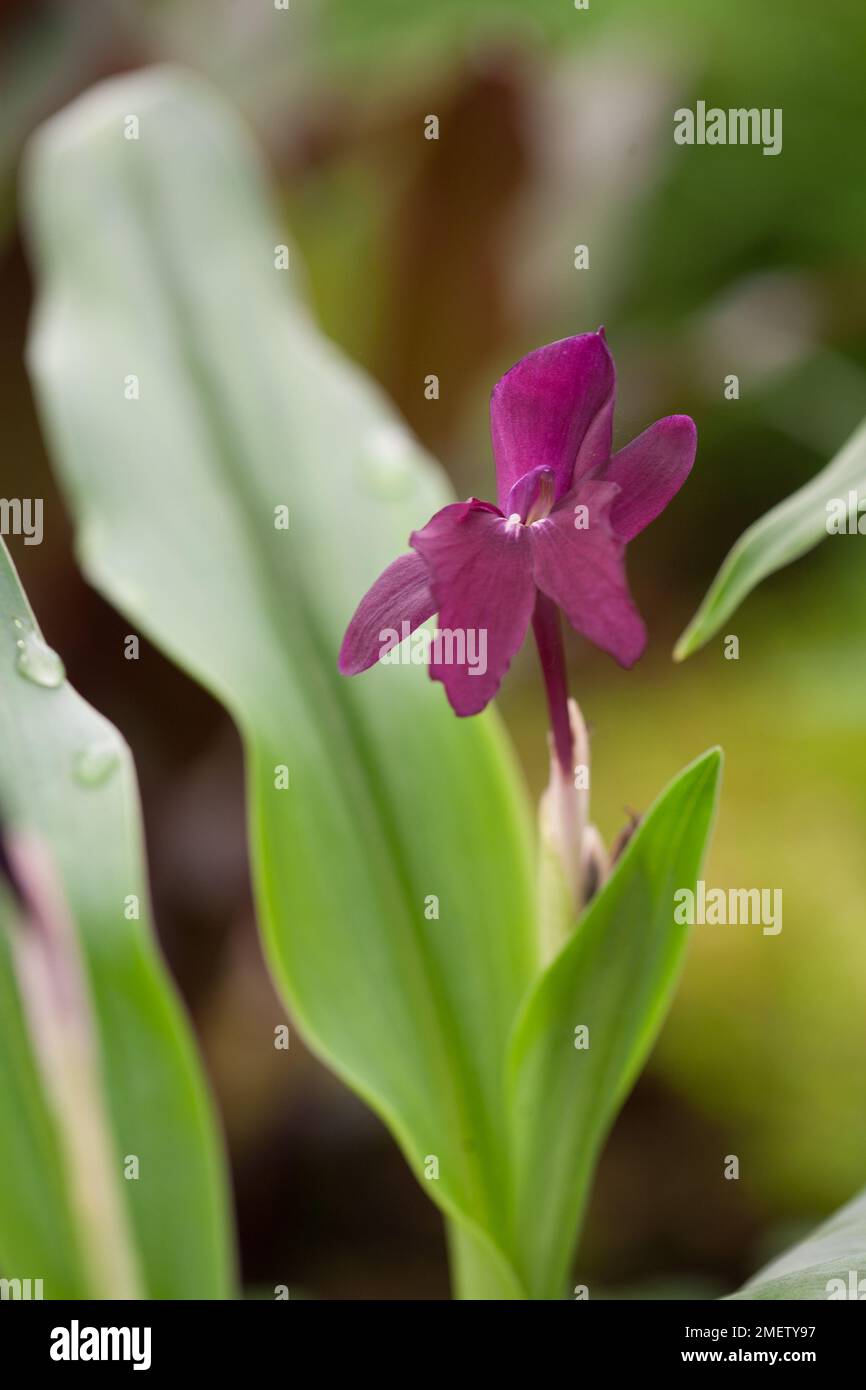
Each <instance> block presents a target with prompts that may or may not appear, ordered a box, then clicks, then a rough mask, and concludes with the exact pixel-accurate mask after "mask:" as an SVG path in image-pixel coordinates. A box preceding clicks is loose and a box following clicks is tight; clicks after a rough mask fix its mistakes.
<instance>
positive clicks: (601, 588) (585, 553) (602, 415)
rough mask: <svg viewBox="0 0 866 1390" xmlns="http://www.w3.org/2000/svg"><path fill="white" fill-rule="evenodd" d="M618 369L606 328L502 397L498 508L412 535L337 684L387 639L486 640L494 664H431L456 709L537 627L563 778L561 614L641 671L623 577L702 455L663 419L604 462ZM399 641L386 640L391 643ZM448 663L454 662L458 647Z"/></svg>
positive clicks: (499, 390) (475, 703)
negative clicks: (432, 635) (455, 636)
mask: <svg viewBox="0 0 866 1390" xmlns="http://www.w3.org/2000/svg"><path fill="white" fill-rule="evenodd" d="M615 384H616V374H615V371H614V365H613V359H612V357H611V355H610V352H609V351H608V347H607V343H606V341H605V337H604V330H603V329H599V331H598V333H582V334H580V335H579V336H578V337H575V338H564V339H562V341H561V342H557V343H550V344H548V345H547V347H542V348H539V349H538V350H537V351H536V352H532V353H530V354H529V356H528V357H524V358H523V359H522V360H521V361H520V362H518V363H517V365H516V366H515V367H512V369H511V371H510V372H507V373H506V374H505V376H504V377H503V378H502V380H501V381H500V382H498V383H497V385H496V386H495V387H494V389H493V394H492V397H491V401H490V422H491V433H492V438H493V454H494V458H495V461H496V480H497V494H498V506H493V504H492V503H490V502H480V501H478V500H477V498H474V497H472V498H470V499H469V500H468V501H466V502H453V503H451V504H450V505H449V506H447V507H443V508H442V510H441V511H439V512H437V513H436V515H435V516H433V517H431V519H430V521H428V522H427V525H426V526H424V527H423V528H422V529H421V530H420V531H413V533H412V535H411V536H410V537H409V544H410V545H411V546H412V550H411V552H410V553H409V554H408V555H401V556H400V558H399V559H397V560H395V561H394V562H393V564H391V565H389V566H388V568H387V569H386V570H385V572H384V574H382V575H381V576H380V577H379V579H377V580H376V583H375V584H374V585H373V587H372V588H371V589H370V590H369V592H368V593H367V594H366V595H365V596H364V598H363V599H362V600H361V603H360V605H359V607H358V609H357V612H356V613H355V616H354V617H353V618H352V621H351V623H350V624H349V628H348V631H347V632H346V636H345V638H344V639H343V645H342V648H341V651H340V662H339V664H340V670H341V671H342V672H343V674H344V675H349V676H352V675H357V674H358V673H359V672H361V671H365V670H366V669H367V668H368V667H369V666H372V665H373V664H374V662H376V661H378V660H379V658H380V657H381V656H382V655H383V641H384V640H385V634H386V633H387V632H388V631H389V630H390V631H392V632H399V633H401V634H402V635H405V634H408V633H409V632H412V631H414V629H415V628H417V627H418V626H419V625H420V624H421V623H424V622H426V621H427V619H428V618H430V617H432V615H433V614H434V613H438V615H439V620H438V626H439V629H440V630H443V631H444V630H449V631H454V632H463V633H466V632H469V631H472V630H475V631H483V632H485V633H486V662H485V669H484V670H481V669H480V666H479V664H478V663H475V664H474V665H473V664H471V663H470V662H468V661H453V660H452V661H445V660H442V659H441V655H442V654H441V651H440V652H439V653H438V655H434V659H433V660H432V661H431V664H430V675H431V677H432V678H433V679H434V680H439V681H441V682H442V684H443V685H444V687H445V691H446V694H447V696H448V699H449V701H450V702H451V705H452V707H453V709H454V711H455V712H456V713H457V714H459V715H469V714H477V713H478V712H479V711H480V710H482V709H484V707H485V705H486V704H488V702H489V701H490V700H491V699H492V698H493V696H494V695H495V694H496V691H497V690H498V689H499V685H500V683H501V681H502V677H503V676H504V675H505V672H506V671H507V669H508V667H509V665H510V663H511V658H512V657H513V656H514V654H515V652H516V651H517V650H518V648H519V647H520V646H521V644H522V642H523V639H524V637H525V635H526V630H527V628H528V626H529V624H530V622H532V624H533V628H534V632H535V637H536V641H537V643H538V648H539V653H540V656H541V663H542V668H543V672H544V677H545V683H546V686H547V694H548V699H549V703H550V708H551V721H552V727H553V735H554V742H555V746H556V751H557V754H558V756H559V761H560V763H561V765H562V766H563V768H564V769H567V768H568V767H569V764H570V761H571V756H572V734H571V729H570V725H569V719H568V709H567V696H566V687H565V663H564V658H563V652H562V637H561V631H560V623H559V614H558V611H557V610H558V609H562V611H563V612H564V613H565V616H566V618H567V619H568V621H569V622H570V623H571V626H572V627H573V628H576V630H577V631H578V632H579V633H581V634H582V635H583V636H584V637H586V638H587V639H588V640H589V641H590V642H594V643H595V645H596V646H598V647H601V648H603V649H604V651H606V652H609V653H610V654H611V656H613V657H615V658H616V660H617V661H618V662H619V663H620V664H621V665H622V666H632V665H633V664H634V662H635V661H637V659H638V657H639V656H640V655H641V653H642V651H643V649H644V646H645V643H646V631H645V629H644V625H643V622H642V620H641V617H640V614H639V613H638V611H637V609H636V608H635V605H634V603H633V601H632V598H631V595H630V593H629V589H628V583H627V580H626V575H625V565H624V554H625V546H626V543H627V542H628V541H630V540H631V539H632V538H633V537H634V536H636V535H637V534H638V533H639V532H640V531H642V530H643V529H644V527H645V526H648V525H649V523H650V522H651V521H654V520H655V518H656V517H657V516H658V515H659V513H660V512H661V511H663V510H664V508H665V507H666V506H667V504H668V502H669V501H670V500H671V498H672V497H673V496H674V494H675V493H676V492H677V491H678V489H679V488H680V487H681V486H682V484H683V482H684V481H685V479H686V478H687V476H688V474H689V471H690V469H691V466H692V463H693V461H694V456H695V445H696V430H695V426H694V422H693V421H692V420H691V419H690V418H689V417H688V416H687V415H669V416H667V417H666V418H665V419H663V420H657V421H656V422H655V424H653V425H650V427H649V429H647V430H644V432H643V434H641V435H638V437H637V438H636V439H633V440H632V442H631V443H630V444H627V445H626V446H625V448H624V449H620V450H618V452H617V453H615V454H612V453H611V447H612V445H611V441H612V429H613V407H614V395H615ZM392 640H393V639H392ZM452 655H453V653H452Z"/></svg>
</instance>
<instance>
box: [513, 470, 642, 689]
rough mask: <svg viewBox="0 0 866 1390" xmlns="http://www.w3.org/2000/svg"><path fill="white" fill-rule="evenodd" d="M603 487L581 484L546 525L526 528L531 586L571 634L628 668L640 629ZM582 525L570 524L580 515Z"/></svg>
mask: <svg viewBox="0 0 866 1390" xmlns="http://www.w3.org/2000/svg"><path fill="white" fill-rule="evenodd" d="M618 495H619V494H618V492H617V489H616V488H615V487H613V486H611V485H610V484H609V483H607V482H592V481H588V482H583V483H581V484H580V485H579V486H578V487H577V488H576V489H575V490H574V491H573V492H572V493H570V494H569V496H568V497H567V498H564V499H563V500H562V502H561V503H560V504H559V506H558V507H557V508H556V510H555V511H553V512H551V514H550V516H549V517H548V518H547V520H546V521H538V522H536V523H535V525H534V526H530V527H528V528H527V530H528V534H529V536H530V544H531V546H532V553H533V569H534V574H535V582H536V583H537V585H538V587H539V589H541V590H542V591H543V592H544V593H545V594H547V595H548V597H550V598H552V599H553V600H554V602H555V603H558V604H559V606H560V608H561V609H562V611H563V612H564V613H565V616H566V617H567V618H568V621H569V622H570V623H571V625H572V627H573V628H576V629H577V631H578V632H579V633H581V634H582V635H583V636H584V637H586V638H587V639H588V640H589V641H590V642H594V643H595V645H596V646H597V647H601V648H602V650H603V651H606V652H610V655H611V656H613V657H615V658H616V660H617V661H618V662H619V664H620V665H621V666H633V665H634V663H635V662H636V661H637V659H638V657H639V656H640V654H641V652H642V651H643V649H644V647H645V645H646V629H645V628H644V625H643V620H642V619H641V616H640V614H639V613H638V611H637V609H636V608H635V606H634V603H633V601H632V597H631V594H630V593H629V590H628V581H627V580H626V577H625V563H624V555H625V545H624V544H623V542H622V541H621V540H620V539H619V538H618V537H617V536H615V535H614V534H613V531H612V529H611V524H610V511H611V507H612V505H613V504H614V503H615V501H616V499H617V497H618ZM578 507H585V508H586V512H587V514H588V524H587V526H586V528H585V529H580V528H579V527H578V526H577V525H576V524H575V523H576V522H577V521H581V522H582V521H583V520H584V516H585V514H584V513H583V512H577V511H576V510H575V508H578Z"/></svg>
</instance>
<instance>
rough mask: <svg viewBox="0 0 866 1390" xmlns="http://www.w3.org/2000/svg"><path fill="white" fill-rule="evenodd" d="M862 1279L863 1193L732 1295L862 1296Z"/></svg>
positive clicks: (865, 1251) (865, 1242)
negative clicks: (860, 1283) (832, 1281)
mask: <svg viewBox="0 0 866 1390" xmlns="http://www.w3.org/2000/svg"><path fill="white" fill-rule="evenodd" d="M831 1280H834V1281H836V1282H835V1283H831V1282H830V1281H831ZM860 1280H866V1192H861V1193H860V1195H859V1197H855V1198H853V1200H852V1201H850V1202H848V1203H847V1205H846V1206H844V1207H841V1208H840V1209H839V1211H837V1212H836V1213H835V1215H833V1216H831V1217H830V1219H829V1221H825V1222H824V1224H823V1226H819V1227H818V1229H817V1230H816V1231H813V1232H812V1234H811V1235H810V1236H808V1237H807V1238H806V1240H804V1241H801V1242H800V1244H799V1245H795V1246H794V1248H793V1249H792V1250H789V1251H788V1252H787V1254H785V1255H780V1256H779V1258H778V1259H775V1260H772V1261H771V1263H770V1264H768V1265H767V1266H766V1267H765V1268H764V1269H762V1270H761V1271H760V1273H759V1274H756V1275H754V1276H753V1278H751V1279H750V1280H749V1281H748V1283H746V1284H744V1285H743V1287H742V1288H741V1289H740V1290H739V1292H738V1293H735V1294H731V1295H730V1298H731V1299H831V1298H836V1299H841V1298H855V1299H862V1298H863V1291H864V1290H866V1283H864V1284H863V1286H862V1288H860V1287H859V1281H860ZM839 1281H841V1282H839Z"/></svg>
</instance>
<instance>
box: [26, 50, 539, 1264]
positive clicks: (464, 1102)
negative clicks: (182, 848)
mask: <svg viewBox="0 0 866 1390" xmlns="http://www.w3.org/2000/svg"><path fill="white" fill-rule="evenodd" d="M129 114H135V115H137V117H138V120H139V127H140V133H139V139H138V140H127V139H125V138H124V120H125V118H126V117H127V115H129ZM26 191H27V205H28V208H29V222H30V227H31V231H32V233H33V238H34V249H35V255H36V269H37V279H38V283H39V301H38V309H37V314H36V319H35V324H34V329H33V336H32V341H31V350H30V364H31V368H32V374H33V377H34V380H35V384H36V387H37V392H38V398H39V401H40V402H41V410H42V416H43V420H44V423H45V426H46V428H47V431H48V435H49V438H50V442H51V445H52V448H53V455H54V458H55V461H56V463H57V465H58V468H59V470H60V473H61V475H62V479H63V482H64V484H65V486H66V489H67V491H68V495H69V499H70V502H71V505H72V509H73V512H74V514H75V517H76V521H77V526H78V537H77V539H78V552H79V555H80V558H81V562H82V564H83V567H84V569H85V571H86V573H87V574H88V576H89V577H90V579H91V580H92V582H93V583H94V584H95V585H96V587H97V588H99V589H100V590H101V591H102V592H103V593H104V594H106V595H107V596H108V597H109V598H111V599H112V600H113V601H114V602H115V603H117V604H118V605H119V606H120V607H121V608H122V609H123V611H124V612H125V613H126V614H127V615H128V617H129V619H130V621H131V622H133V623H135V624H137V625H139V626H140V628H141V629H142V630H144V631H145V632H146V633H147V634H148V635H149V637H150V638H151V639H152V640H153V641H154V642H156V643H157V644H159V645H160V646H161V647H163V648H164V649H165V651H166V652H168V653H169V655H170V656H172V657H173V658H174V660H175V661H176V662H177V663H178V664H179V665H180V666H182V667H183V668H184V669H185V670H186V671H187V672H189V673H190V674H191V675H192V676H193V677H194V678H196V679H197V680H199V681H201V682H202V684H204V685H205V686H207V687H208V688H209V689H210V690H211V691H212V692H213V693H214V694H215V695H216V696H217V697H218V698H219V699H221V700H222V701H223V703H224V704H225V705H226V706H227V708H228V709H229V710H230V712H231V713H232V715H233V717H234V719H235V720H236V722H237V724H238V726H239V728H240V730H241V732H242V735H243V738H244V743H245V748H246V759H247V770H248V784H249V806H250V833H251V841H252V852H253V862H254V876H255V885H256V890H257V898H258V906H259V916H260V920H261V925H262V929H263V934H264V938H265V944H266V949H267V955H268V958H269V961H270V963H271V966H272V969H273V972H274V975H275V977H276V980H277V982H278V984H279V985H280V986H281V987H282V989H283V990H284V992H285V995H286V998H287V999H288V1001H289V1004H290V1006H291V1008H292V1011H293V1013H294V1016H295V1018H296V1019H297V1021H298V1024H299V1025H300V1027H301V1028H302V1030H303V1032H304V1034H305V1036H306V1038H307V1040H308V1042H309V1043H310V1045H311V1047H312V1048H313V1049H314V1050H315V1051H316V1052H317V1053H318V1054H319V1055H320V1056H321V1057H322V1058H324V1060H325V1061H326V1062H328V1063H329V1065H330V1066H331V1067H332V1068H333V1069H334V1070H335V1071H336V1072H337V1073H338V1074H339V1075H340V1076H341V1077H342V1078H343V1079H344V1080H345V1081H346V1082H347V1083H348V1084H349V1085H351V1086H352V1087H354V1089H355V1090H356V1091H358V1092H359V1094H360V1095H362V1096H363V1097H364V1098H365V1099H366V1100H367V1101H368V1102H369V1104H371V1105H372V1106H373V1107H374V1108H375V1109H376V1110H377V1111H378V1112H379V1114H380V1115H382V1116H383V1118H384V1119H385V1121H386V1122H387V1123H388V1125H389V1126H390V1127H391V1129H392V1130H393V1132H394V1134H395V1135H396V1137H397V1139H398V1141H399V1142H400V1144H401V1145H402V1147H403V1149H404V1151H405V1153H406V1155H407V1157H408V1160H409V1162H410V1163H411V1165H412V1167H413V1170H414V1171H415V1173H416V1175H418V1177H419V1178H420V1179H421V1180H422V1182H423V1185H424V1188H425V1190H426V1191H427V1192H428V1193H429V1195H430V1196H431V1197H432V1198H433V1199H434V1200H436V1201H437V1202H438V1203H439V1204H440V1206H441V1207H442V1208H443V1209H444V1210H445V1211H446V1212H448V1213H449V1214H451V1215H453V1216H454V1217H456V1218H457V1219H458V1220H459V1221H460V1222H462V1223H463V1225H464V1226H465V1227H466V1229H467V1231H471V1232H472V1236H471V1239H472V1240H473V1241H474V1242H480V1243H481V1246H482V1247H484V1248H487V1246H489V1251H490V1258H491V1259H492V1260H493V1261H494V1263H495V1262H497V1261H499V1260H500V1256H498V1255H496V1253H495V1250H494V1246H497V1247H498V1248H500V1249H501V1248H502V1245H503V1239H504V1226H505V1209H506V1201H507V1191H506V1189H507V1158H506V1136H505V1133H504V1131H505V1119H504V1116H503V1107H502V1102H501V1095H502V1059H503V1056H504V1052H505V1046H506V1040H507V1038H508V1035H509V1032H510V1029H511V1026H512V1023H513V1019H514V1016H515V1013H516V1009H517V1006H518V1003H519V1001H520V1000H521V998H522V996H523V994H524V992H525V990H526V988H527V985H528V983H529V980H530V978H531V976H532V973H533V970H534V965H535V945H534V938H533V926H532V906H531V876H530V872H529V863H530V852H529V851H530V843H531V842H530V833H529V820H528V817H527V815H526V807H525V805H524V802H523V796H522V792H521V790H520V787H519V784H518V782H517V779H516V777H515V771H514V768H513V766H512V763H511V758H510V755H509V753H508V751H507V747H506V745H505V743H504V741H503V739H502V737H501V734H500V730H499V727H498V724H497V721H496V719H495V717H494V716H492V715H486V716H482V717H480V718H477V719H473V720H458V719H455V717H454V716H453V714H452V713H451V711H450V710H449V709H448V707H447V704H446V701H445V699H444V697H443V694H442V690H441V688H440V687H439V686H438V685H434V684H433V683H432V682H431V681H430V680H429V679H428V677H427V673H426V671H425V670H424V669H423V668H421V667H419V666H412V665H406V666H385V667H378V668H376V669H374V670H372V671H370V672H368V673H366V674H365V675H363V676H361V677H358V678H357V679H354V680H351V681H349V680H345V679H343V678H341V677H340V676H338V674H337V670H336V659H337V651H338V648H339V644H340V639H341V636H342V633H343V631H344V628H345V626H346V624H347V622H348V620H349V618H350V616H351V614H352V611H353V609H354V607H355V605H356V603H357V602H358V600H359V598H360V597H361V595H362V594H363V593H364V591H365V589H366V588H367V587H368V586H369V584H370V583H371V582H372V580H373V579H375V578H376V576H377V575H378V574H379V573H380V571H381V570H382V569H383V568H384V567H385V565H386V564H388V563H389V561H390V560H392V559H393V558H394V556H395V555H397V554H398V553H400V552H401V551H403V550H405V548H406V542H407V537H408V534H409V532H410V530H411V529H412V528H413V527H414V526H417V525H419V524H421V523H423V522H424V521H425V520H426V519H427V517H428V516H429V515H430V513H431V512H432V511H434V510H435V509H436V508H437V507H439V506H440V505H441V504H442V503H443V502H445V501H447V500H448V493H447V490H446V487H445V485H444V481H443V478H442V476H441V474H440V473H439V471H438V470H437V469H436V468H435V467H434V466H433V464H432V463H431V461H430V460H429V459H427V458H425V457H424V456H423V455H422V454H421V451H420V450H419V448H418V446H417V444H416V443H415V442H414V441H413V440H412V439H411V438H410V437H409V436H408V434H407V433H406V431H405V429H404V428H403V426H402V425H401V424H400V423H399V421H397V420H396V419H395V418H394V416H393V413H392V412H391V410H390V409H389V408H388V406H387V405H386V403H385V401H384V400H383V399H382V397H381V395H380V393H379V392H378V391H377V390H376V389H375V388H374V387H373V386H372V385H371V384H370V383H369V381H367V380H366V379H365V378H364V376H363V375H362V374H361V373H360V372H359V371H357V370H356V369H354V368H353V367H351V366H350V365H349V364H348V363H347V362H345V361H344V360H343V359H342V358H341V357H340V355H339V354H338V353H337V352H336V351H335V350H334V348H333V347H331V346H330V345H329V344H328V343H327V342H325V341H324V340H323V339H322V337H321V336H320V334H319V333H318V332H317V331H316V329H315V327H314V326H313V324H312V323H311V322H310V320H309V318H308V316H307V314H306V313H305V311H304V310H303V309H302V307H301V306H300V303H299V300H298V297H297V295H296V293H295V291H294V281H295V279H296V277H297V275H298V270H297V268H296V267H295V266H294V260H292V269H291V270H290V271H288V272H286V271H283V270H280V269H277V268H275V248H277V247H279V246H280V245H281V244H284V243H285V242H286V237H285V234H284V232H283V231H282V229H280V228H278V227H277V226H276V225H275V222H274V220H273V216H272V212H271V208H270V205H269V200H268V196H267V191H266V188H265V183H264V179H263V175H262V171H261V169H260V167H259V163H258V159H257V156H256V153H255V151H254V150H253V149H252V148H251V146H250V144H249V141H248V138H247V136H246V133H245V132H244V131H243V130H242V129H241V128H239V126H238V125H237V123H236V121H235V118H234V117H233V116H232V115H231V113H229V112H228V111H227V110H226V109H225V108H224V107H223V106H222V104H221V103H220V101H219V99H218V98H217V97H216V95H215V94H214V93H213V92H212V91H211V90H210V89H209V88H208V87H207V86H206V85H205V84H203V83H202V82H201V81H200V80H198V79H196V78H193V77H189V76H187V75H185V74H183V73H179V72H175V71H171V70H152V71H150V72H147V73H144V74H138V75H136V76H134V77H130V78H122V79H119V80H115V81H112V82H109V83H106V84H104V85H102V86H100V87H98V88H96V89H95V90H94V91H93V92H91V93H90V94H88V95H87V96H85V97H84V98H82V99H81V100H80V101H79V102H77V103H76V104H75V105H74V106H72V107H71V108H69V109H68V110H67V111H65V112H63V113H61V115H60V116H59V117H57V118H55V119H54V120H53V121H51V122H50V123H49V124H48V125H47V127H45V128H44V130H43V132H42V133H41V134H40V135H39V136H38V138H37V141H36V143H35V145H34V146H33V148H32V149H31V151H30V155H29V160H28V162H27V180H26ZM129 376H135V377H136V378H137V379H138V383H139V398H138V399H127V398H126V394H125V390H124V382H125V380H126V378H127V377H129ZM281 506H287V507H288V508H289V515H290V525H289V529H288V530H284V529H283V530H281V529H277V528H276V526H275V508H278V507H281ZM281 768H285V769H287V771H288V776H289V786H288V789H281V787H280V780H281V774H280V769H281ZM284 776H285V774H283V778H284ZM433 897H435V898H436V899H438V904H439V915H438V919H437V918H436V917H435V916H434V915H433V907H432V902H431V900H432V898H433ZM428 908H429V912H426V911H425V909H428ZM428 1158H429V1159H433V1158H435V1159H436V1160H437V1161H438V1174H439V1175H438V1178H437V1177H434V1176H430V1177H429V1180H428V1179H427V1178H426V1177H425V1167H426V1168H427V1171H428V1172H429V1173H430V1174H432V1173H433V1171H434V1165H433V1164H432V1163H431V1164H430V1165H429V1166H428V1164H427V1160H428ZM491 1241H492V1242H493V1244H490V1242H491ZM500 1273H501V1278H502V1281H503V1282H504V1283H505V1284H509V1283H511V1284H513V1276H511V1275H510V1273H509V1272H508V1271H507V1268H505V1266H504V1265H503V1268H502V1270H501V1271H500Z"/></svg>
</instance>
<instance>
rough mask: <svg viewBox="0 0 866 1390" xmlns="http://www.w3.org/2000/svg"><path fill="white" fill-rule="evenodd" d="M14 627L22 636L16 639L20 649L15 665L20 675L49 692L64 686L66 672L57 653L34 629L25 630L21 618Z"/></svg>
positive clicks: (16, 644) (15, 622) (17, 619)
mask: <svg viewBox="0 0 866 1390" xmlns="http://www.w3.org/2000/svg"><path fill="white" fill-rule="evenodd" d="M13 626H14V627H15V628H16V629H17V630H18V631H19V632H20V633H21V634H22V635H21V636H20V637H17V638H16V639H15V646H16V647H17V649H18V655H17V657H16V658H15V665H16V667H17V668H18V671H19V673H20V674H21V675H22V676H24V677H26V679H27V680H29V681H32V682H33V684H34V685H44V686H46V687H47V688H48V689H49V690H53V689H54V688H55V687H56V686H58V685H62V684H63V680H64V677H65V676H66V671H65V670H64V667H63V662H62V661H61V660H60V657H59V656H58V655H57V653H56V652H55V651H53V650H52V648H51V647H49V646H48V643H47V642H43V640H42V638H41V637H40V636H39V633H38V632H35V631H34V629H33V628H32V627H30V628H25V627H24V624H23V623H22V622H21V620H20V618H16V619H15V620H14V623H13Z"/></svg>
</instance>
